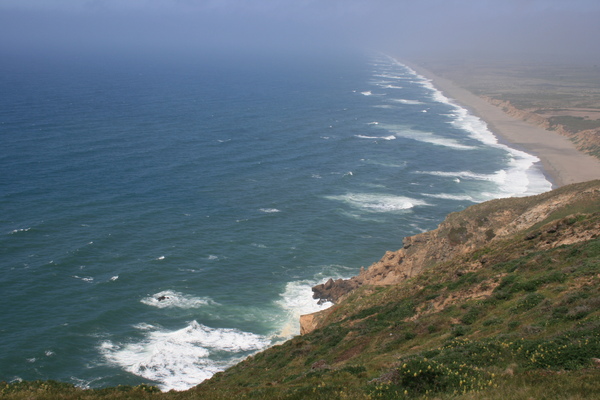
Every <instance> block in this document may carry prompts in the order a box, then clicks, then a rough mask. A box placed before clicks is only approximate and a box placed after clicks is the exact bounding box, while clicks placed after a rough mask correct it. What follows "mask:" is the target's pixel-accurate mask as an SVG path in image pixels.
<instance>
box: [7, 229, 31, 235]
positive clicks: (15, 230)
mask: <svg viewBox="0 0 600 400" xmlns="http://www.w3.org/2000/svg"><path fill="white" fill-rule="evenodd" d="M30 229H31V228H21V229H13V230H12V231H10V232H9V233H8V234H9V235H14V234H15V233H19V232H28V231H29V230H30Z"/></svg>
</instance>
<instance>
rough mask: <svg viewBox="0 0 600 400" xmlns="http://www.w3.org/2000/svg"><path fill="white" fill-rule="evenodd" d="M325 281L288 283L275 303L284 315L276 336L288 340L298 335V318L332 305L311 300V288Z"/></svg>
mask: <svg viewBox="0 0 600 400" xmlns="http://www.w3.org/2000/svg"><path fill="white" fill-rule="evenodd" d="M325 282H326V280H322V281H318V280H300V281H294V282H288V283H287V284H286V285H285V290H284V292H283V293H281V294H280V298H279V299H278V300H277V301H276V302H275V303H276V304H277V305H278V306H279V307H280V308H281V309H283V311H284V313H285V319H284V321H283V325H282V326H281V328H280V332H279V334H278V336H279V337H282V338H289V337H292V336H295V335H298V334H300V316H301V315H304V314H311V313H314V312H317V311H321V310H325V309H326V308H329V307H331V306H332V305H333V303H330V302H324V303H322V304H319V302H318V300H316V299H313V297H312V296H313V292H312V288H313V286H315V285H318V284H319V283H325Z"/></svg>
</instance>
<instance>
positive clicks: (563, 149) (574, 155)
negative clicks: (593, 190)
mask: <svg viewBox="0 0 600 400" xmlns="http://www.w3.org/2000/svg"><path fill="white" fill-rule="evenodd" d="M407 65H409V66H410V67H411V68H412V69H414V70H415V71H417V72H418V73H419V74H421V75H423V76H425V77H426V78H428V79H431V80H432V82H433V84H434V86H435V87H436V88H437V89H439V90H441V91H442V92H443V93H444V95H445V96H447V97H449V98H451V99H453V100H455V101H456V102H457V103H458V104H460V105H461V106H463V107H466V108H467V109H468V110H470V111H471V112H472V113H473V114H475V115H477V116H478V117H479V118H481V119H482V120H484V121H485V122H486V123H487V125H488V127H489V129H490V130H491V131H492V132H493V133H494V134H496V136H497V137H498V139H499V140H500V141H501V142H503V143H505V144H507V145H510V146H511V147H513V148H516V149H519V150H523V151H525V152H527V153H529V154H533V155H535V156H537V157H538V158H539V159H540V162H541V163H542V167H543V169H544V172H545V174H546V175H547V177H548V179H550V181H551V182H552V184H553V186H554V187H560V186H564V185H568V184H571V183H577V182H585V181H590V180H593V179H600V160H599V159H597V158H595V157H592V156H590V155H587V154H584V153H582V152H580V151H578V150H577V149H576V148H575V146H574V145H573V143H572V142H571V141H570V140H569V139H567V138H566V137H564V136H561V135H560V134H558V133H556V132H553V131H548V130H545V129H543V128H540V127H537V126H534V125H532V124H529V123H527V122H525V121H522V120H520V119H517V118H514V117H512V116H510V115H508V114H506V113H505V112H504V111H502V110H501V109H500V108H498V107H496V106H494V105H492V104H490V103H488V102H487V101H485V100H484V99H482V98H480V97H479V96H476V95H475V94H473V93H471V92H470V91H468V90H465V89H463V88H461V87H459V86H458V85H456V84H454V83H453V82H452V81H450V80H449V79H446V78H443V77H440V76H437V75H435V74H433V73H432V72H431V71H429V70H427V69H424V68H422V67H420V66H418V65H414V64H407Z"/></svg>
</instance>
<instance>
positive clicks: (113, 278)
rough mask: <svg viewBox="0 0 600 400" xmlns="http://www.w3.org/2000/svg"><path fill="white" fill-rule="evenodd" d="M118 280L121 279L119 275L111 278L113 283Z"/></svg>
mask: <svg viewBox="0 0 600 400" xmlns="http://www.w3.org/2000/svg"><path fill="white" fill-rule="evenodd" d="M117 279H119V275H115V276H112V277H111V278H110V280H111V281H112V282H114V281H116V280H117Z"/></svg>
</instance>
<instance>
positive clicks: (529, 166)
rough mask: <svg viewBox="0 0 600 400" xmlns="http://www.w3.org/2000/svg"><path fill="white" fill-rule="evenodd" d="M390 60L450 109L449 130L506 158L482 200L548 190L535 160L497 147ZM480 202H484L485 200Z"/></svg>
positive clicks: (428, 84) (466, 116)
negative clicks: (503, 153)
mask: <svg viewBox="0 0 600 400" xmlns="http://www.w3.org/2000/svg"><path fill="white" fill-rule="evenodd" d="M391 60H392V62H395V63H396V64H397V65H399V66H401V67H402V68H405V69H406V70H407V71H408V72H409V73H410V74H412V75H414V76H415V77H417V80H418V82H419V84H421V85H422V86H423V87H425V88H426V89H428V90H429V91H430V92H431V98H432V100H434V101H437V102H439V103H444V104H447V105H450V106H451V107H452V109H453V112H452V114H450V116H451V121H450V124H451V125H452V126H454V127H456V128H458V129H462V130H463V131H465V132H467V133H468V134H469V136H470V137H471V138H472V139H475V140H478V141H479V142H481V143H483V144H485V145H487V146H491V147H496V148H500V149H502V150H504V151H506V152H507V153H508V155H509V158H510V160H509V161H508V167H507V168H506V169H504V170H502V171H497V172H496V173H495V177H494V179H493V180H494V181H495V182H496V183H497V184H498V191H497V192H495V193H483V195H484V197H489V198H497V197H511V196H529V195H533V194H538V193H542V192H546V191H549V190H551V189H552V183H551V182H550V181H548V180H547V179H546V177H545V176H544V174H543V172H542V170H541V168H540V167H539V161H540V160H539V158H537V157H536V156H534V155H531V154H528V153H525V152H523V151H520V150H516V149H513V148H511V147H509V146H506V145H504V144H500V143H498V138H497V137H496V136H495V135H494V134H493V133H492V132H491V131H490V130H489V128H488V126H487V124H486V123H485V122H484V121H483V120H481V119H480V118H478V117H476V116H474V115H472V114H471V113H469V112H468V111H467V110H466V109H465V108H464V107H461V106H459V105H458V104H456V103H455V102H454V101H453V100H451V99H449V98H448V97H446V96H445V95H444V94H443V93H442V92H441V91H440V90H438V89H437V88H436V87H435V86H434V85H433V83H432V81H431V80H430V79H427V78H426V77H424V76H422V75H419V74H418V73H417V72H416V71H414V70H413V69H411V68H410V67H408V66H406V65H404V64H401V63H399V62H398V61H396V60H394V59H393V58H391ZM484 199H485V200H487V198H484Z"/></svg>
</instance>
